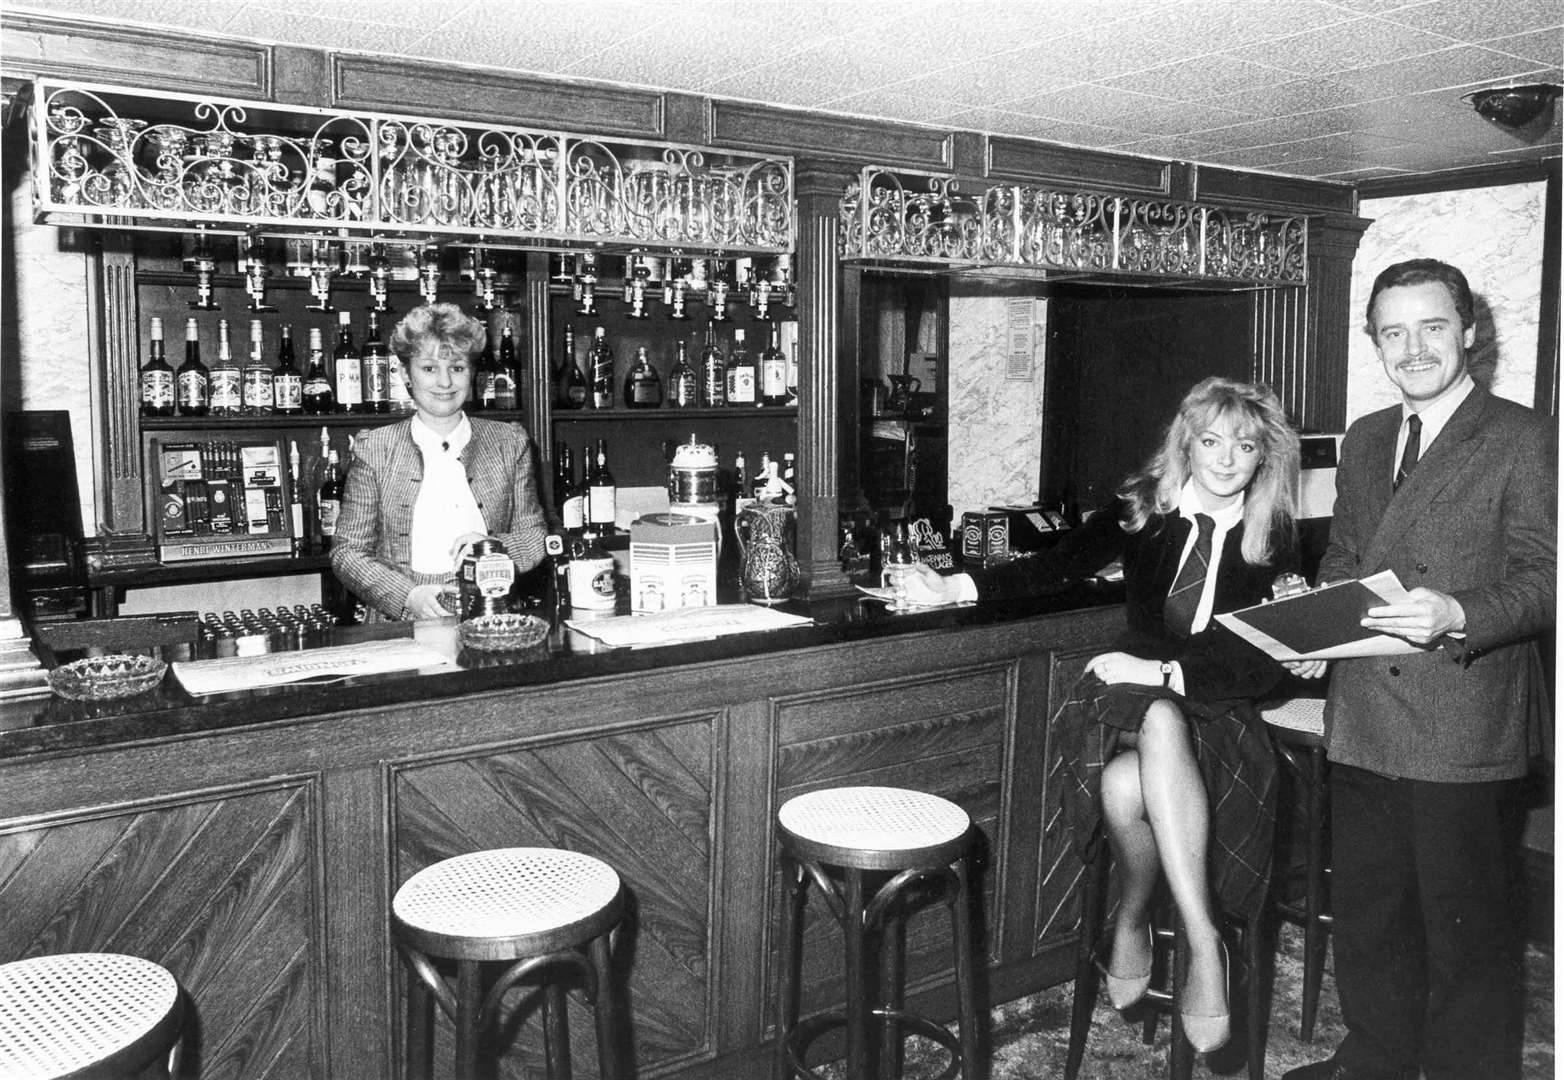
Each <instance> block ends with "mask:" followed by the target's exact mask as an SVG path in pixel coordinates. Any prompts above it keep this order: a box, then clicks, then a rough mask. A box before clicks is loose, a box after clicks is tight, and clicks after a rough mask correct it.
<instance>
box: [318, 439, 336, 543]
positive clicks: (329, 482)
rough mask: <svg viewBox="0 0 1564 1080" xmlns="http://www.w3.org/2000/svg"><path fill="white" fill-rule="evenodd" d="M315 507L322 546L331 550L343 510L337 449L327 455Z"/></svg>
mask: <svg viewBox="0 0 1564 1080" xmlns="http://www.w3.org/2000/svg"><path fill="white" fill-rule="evenodd" d="M315 507H316V513H317V514H319V515H320V548H321V550H322V551H330V550H331V542H332V540H333V539H335V537H336V535H337V515H338V514H340V513H341V512H342V473H341V471H340V470H339V469H338V467H337V452H336V451H335V450H332V451H330V452H329V453H328V454H327V456H326V476H325V479H324V480H322V481H321V485H320V493H319V494H318V495H316V497H315Z"/></svg>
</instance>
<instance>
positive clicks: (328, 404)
mask: <svg viewBox="0 0 1564 1080" xmlns="http://www.w3.org/2000/svg"><path fill="white" fill-rule="evenodd" d="M336 407H337V396H336V394H334V393H333V392H332V390H331V380H330V379H328V378H327V377H326V346H325V344H324V343H323V342H322V341H321V333H320V327H318V326H312V327H310V361H309V366H308V367H307V368H305V369H304V411H305V412H307V413H309V414H310V415H312V416H319V415H321V414H323V413H329V412H334V411H335V410H336Z"/></svg>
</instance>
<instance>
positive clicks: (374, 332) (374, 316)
mask: <svg viewBox="0 0 1564 1080" xmlns="http://www.w3.org/2000/svg"><path fill="white" fill-rule="evenodd" d="M358 370H359V384H360V389H361V391H362V393H363V395H364V411H365V412H367V413H386V412H390V411H391V353H390V351H389V350H388V349H387V348H386V343H385V342H384V341H382V340H381V338H380V313H379V312H378V311H375V310H374V309H373V308H371V309H370V312H369V329H368V330H366V331H365V332H364V348H363V350H362V351H361V352H360V353H359V357H358Z"/></svg>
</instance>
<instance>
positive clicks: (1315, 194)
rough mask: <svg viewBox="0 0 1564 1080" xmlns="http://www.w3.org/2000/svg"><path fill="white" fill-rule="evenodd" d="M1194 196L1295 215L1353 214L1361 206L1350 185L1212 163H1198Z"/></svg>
mask: <svg viewBox="0 0 1564 1080" xmlns="http://www.w3.org/2000/svg"><path fill="white" fill-rule="evenodd" d="M1195 198H1197V199H1199V200H1201V201H1210V202H1213V203H1221V204H1224V205H1228V206H1232V205H1238V206H1260V207H1276V208H1277V209H1282V210H1287V211H1288V212H1290V213H1293V214H1299V213H1309V212H1319V213H1328V214H1353V213H1356V212H1357V209H1358V197H1357V189H1355V188H1354V187H1352V186H1351V185H1350V184H1338V183H1331V182H1327V181H1324V180H1303V179H1297V178H1293V177H1288V176H1273V175H1271V174H1269V173H1255V172H1244V171H1243V170H1241V169H1219V168H1216V167H1214V166H1210V165H1197V166H1195Z"/></svg>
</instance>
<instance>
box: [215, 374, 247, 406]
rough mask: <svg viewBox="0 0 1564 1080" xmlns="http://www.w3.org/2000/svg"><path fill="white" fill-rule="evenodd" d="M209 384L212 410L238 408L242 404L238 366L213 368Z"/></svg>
mask: <svg viewBox="0 0 1564 1080" xmlns="http://www.w3.org/2000/svg"><path fill="white" fill-rule="evenodd" d="M211 385H212V408H213V409H214V410H225V409H238V408H239V406H240V405H241V404H243V400H244V399H243V398H242V397H241V396H240V390H239V369H238V368H213V369H212V383H211Z"/></svg>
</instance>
